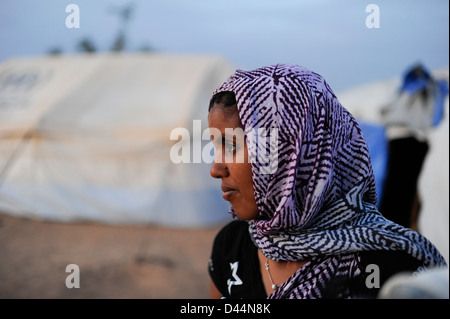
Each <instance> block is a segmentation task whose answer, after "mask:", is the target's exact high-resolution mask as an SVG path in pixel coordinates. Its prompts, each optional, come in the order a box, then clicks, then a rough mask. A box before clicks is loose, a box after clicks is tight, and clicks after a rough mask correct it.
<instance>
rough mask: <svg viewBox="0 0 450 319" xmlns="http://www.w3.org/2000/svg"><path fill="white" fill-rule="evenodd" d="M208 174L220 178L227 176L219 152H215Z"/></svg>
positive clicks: (225, 165) (225, 166) (226, 170)
mask: <svg viewBox="0 0 450 319" xmlns="http://www.w3.org/2000/svg"><path fill="white" fill-rule="evenodd" d="M218 153H220V152H218ZM210 174H211V176H212V177H213V178H222V177H226V176H228V174H229V172H228V167H227V164H226V163H224V161H223V158H222V156H220V154H216V156H215V157H214V161H213V163H212V165H211V171H210Z"/></svg>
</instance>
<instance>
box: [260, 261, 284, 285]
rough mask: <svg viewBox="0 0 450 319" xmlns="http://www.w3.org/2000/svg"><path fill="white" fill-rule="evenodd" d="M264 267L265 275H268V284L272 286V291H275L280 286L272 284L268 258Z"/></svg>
mask: <svg viewBox="0 0 450 319" xmlns="http://www.w3.org/2000/svg"><path fill="white" fill-rule="evenodd" d="M264 265H265V266H266V270H267V274H268V275H269V279H270V283H271V284H272V289H274V290H275V289H277V288H278V287H280V286H281V285H277V284H274V283H273V280H272V276H271V275H270V269H269V258H266V263H265V264H264Z"/></svg>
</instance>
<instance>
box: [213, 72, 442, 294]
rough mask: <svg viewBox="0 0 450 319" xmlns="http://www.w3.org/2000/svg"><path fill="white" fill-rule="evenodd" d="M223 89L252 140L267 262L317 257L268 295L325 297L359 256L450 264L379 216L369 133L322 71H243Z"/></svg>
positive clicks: (252, 226) (259, 228)
mask: <svg viewBox="0 0 450 319" xmlns="http://www.w3.org/2000/svg"><path fill="white" fill-rule="evenodd" d="M223 91H232V92H234V93H235V95H236V101H237V108H238V112H239V117H240V119H241V123H242V126H243V129H244V131H245V132H246V133H247V135H246V141H247V145H248V148H249V153H250V154H251V159H252V176H253V185H254V193H255V199H256V203H257V206H258V210H259V213H258V217H257V218H255V219H254V220H252V221H251V222H249V231H250V235H251V237H252V239H253V241H254V242H255V244H256V245H257V247H258V248H259V249H260V250H261V251H262V252H263V254H264V255H265V256H266V257H268V258H271V259H274V260H285V261H299V260H309V262H308V263H307V264H305V266H303V267H302V268H300V269H299V270H298V271H297V272H296V273H295V274H294V275H293V276H292V277H291V278H290V279H289V280H288V281H287V282H285V283H284V284H283V285H282V286H281V287H279V288H278V289H277V290H276V291H275V292H274V293H273V294H272V295H270V296H269V297H270V298H318V297H323V296H324V295H325V294H326V290H327V289H328V288H329V287H328V286H329V285H328V282H329V281H330V280H331V278H334V277H336V276H340V277H343V278H349V279H351V278H354V277H356V276H358V275H360V273H361V269H358V261H357V252H360V251H371V250H401V251H405V252H407V253H409V254H410V255H412V256H413V257H415V258H417V259H419V260H423V262H424V264H425V265H426V266H437V265H445V261H444V259H443V257H442V256H441V255H440V254H439V252H438V251H437V250H436V248H435V247H434V246H433V244H432V243H431V242H429V241H428V240H427V239H426V238H425V237H423V236H421V235H420V234H418V233H417V232H414V231H412V230H411V229H407V228H403V227H401V226H399V225H397V224H394V223H393V222H390V221H388V220H386V219H385V218H384V217H383V216H382V215H381V214H380V213H379V212H378V210H377V207H376V204H377V198H376V188H375V179H374V174H373V171H372V165H371V162H370V157H369V150H368V147H367V144H366V142H365V139H364V137H363V134H362V132H361V130H360V128H359V126H358V123H357V121H356V120H355V118H354V117H353V116H352V115H351V114H350V113H349V112H348V111H347V110H346V109H345V108H344V107H342V106H341V104H340V103H339V101H338V99H337V98H336V96H335V95H334V93H333V92H332V90H331V88H330V87H329V86H328V84H327V83H326V82H325V80H324V79H323V78H322V77H321V76H320V75H319V74H317V73H314V72H312V71H310V70H308V69H306V68H304V67H301V66H297V65H285V64H282V65H280V64H278V65H272V66H267V67H263V68H259V69H256V70H252V71H242V70H238V71H236V72H235V74H233V75H232V76H231V77H230V78H229V79H228V80H227V81H226V82H225V83H223V84H222V85H221V86H220V87H219V88H218V89H217V90H216V91H215V92H214V94H216V93H219V92H223ZM230 212H231V213H232V214H234V212H233V209H232V208H231V211H230ZM363 271H364V270H363ZM340 297H348V295H346V292H345V289H344V291H343V292H342V293H341V295H340Z"/></svg>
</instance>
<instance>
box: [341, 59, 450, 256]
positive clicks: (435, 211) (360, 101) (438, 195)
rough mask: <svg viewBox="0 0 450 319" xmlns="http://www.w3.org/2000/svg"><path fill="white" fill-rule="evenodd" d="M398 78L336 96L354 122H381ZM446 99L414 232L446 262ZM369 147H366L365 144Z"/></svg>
mask: <svg viewBox="0 0 450 319" xmlns="http://www.w3.org/2000/svg"><path fill="white" fill-rule="evenodd" d="M432 75H433V77H434V78H435V79H443V80H446V81H447V83H448V81H449V69H448V68H444V69H441V70H435V71H434V72H432ZM401 81H402V79H401V77H396V78H392V79H388V80H385V81H380V82H376V83H369V84H365V85H361V86H358V87H355V88H352V89H349V90H346V91H343V92H339V93H338V94H337V96H338V98H339V101H340V102H341V103H342V105H344V106H345V107H346V108H347V109H348V110H349V111H350V112H351V113H352V114H353V115H354V116H355V117H356V118H357V119H359V120H360V121H364V122H368V123H375V124H377V123H381V121H382V120H381V116H380V114H381V112H380V108H382V107H384V106H385V105H386V104H388V103H390V102H391V101H392V100H393V99H394V96H395V95H396V92H397V90H398V89H399V87H400V86H401ZM449 115H450V114H449V97H448V95H447V97H446V101H445V106H444V118H443V120H442V121H441V123H440V124H439V125H438V126H437V127H435V128H433V130H432V131H431V132H430V135H429V137H428V138H429V151H428V153H427V155H426V158H425V162H424V165H423V168H422V171H421V174H420V177H419V184H418V187H419V192H420V197H421V208H420V212H419V220H418V225H417V227H418V231H419V232H420V233H422V234H424V235H425V236H426V237H427V238H428V239H429V240H431V242H433V243H434V244H435V245H436V247H437V248H438V249H439V251H440V252H441V253H442V255H443V256H444V258H445V259H446V261H447V263H448V262H449ZM369 147H370V145H369Z"/></svg>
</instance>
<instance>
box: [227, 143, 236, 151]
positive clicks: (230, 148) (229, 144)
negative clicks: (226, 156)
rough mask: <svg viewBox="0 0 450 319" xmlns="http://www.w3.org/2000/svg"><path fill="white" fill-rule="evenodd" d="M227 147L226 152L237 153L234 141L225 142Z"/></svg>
mask: <svg viewBox="0 0 450 319" xmlns="http://www.w3.org/2000/svg"><path fill="white" fill-rule="evenodd" d="M224 147H225V152H227V153H235V152H236V150H237V149H236V145H234V144H233V143H227V142H226V143H225V144H224Z"/></svg>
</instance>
